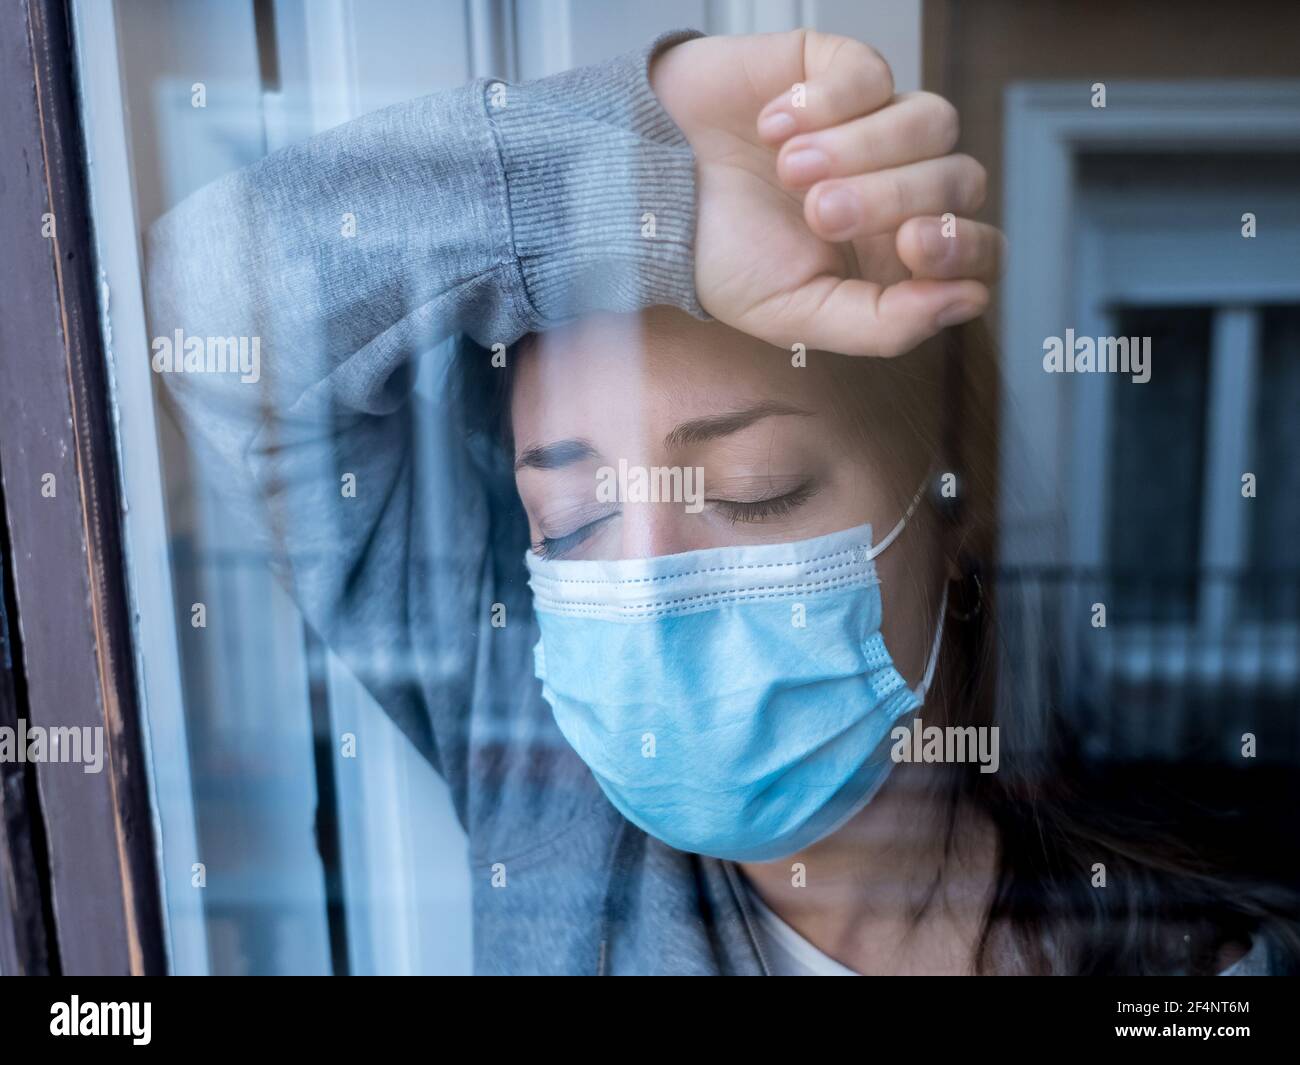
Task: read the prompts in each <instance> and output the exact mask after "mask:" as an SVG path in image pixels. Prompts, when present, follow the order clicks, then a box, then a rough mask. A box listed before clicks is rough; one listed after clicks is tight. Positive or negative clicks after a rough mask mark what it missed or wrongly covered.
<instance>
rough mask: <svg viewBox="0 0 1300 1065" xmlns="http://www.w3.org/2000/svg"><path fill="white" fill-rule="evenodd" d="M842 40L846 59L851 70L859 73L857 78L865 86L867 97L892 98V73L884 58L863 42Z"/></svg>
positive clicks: (848, 39) (848, 38)
mask: <svg viewBox="0 0 1300 1065" xmlns="http://www.w3.org/2000/svg"><path fill="white" fill-rule="evenodd" d="M843 40H844V48H845V54H846V58H847V59H848V60H849V61H850V62H851V63H852V65H853V69H854V70H856V71H858V72H859V74H858V76H859V78H861V80H862V83H863V84H864V85H865V86H866V89H867V93H868V95H869V96H870V97H871V98H873V99H877V98H882V97H883V98H885V99H888V98H889V97H890V96H893V95H894V72H893V70H891V69H890V66H889V63H888V62H886V60H885V57H884V56H883V55H881V54H880V53H879V52H877V51H876V50H875V49H874V48H872V47H871V45H869V44H866V43H865V42H863V41H859V40H855V39H853V38H851V37H846V38H844V39H843Z"/></svg>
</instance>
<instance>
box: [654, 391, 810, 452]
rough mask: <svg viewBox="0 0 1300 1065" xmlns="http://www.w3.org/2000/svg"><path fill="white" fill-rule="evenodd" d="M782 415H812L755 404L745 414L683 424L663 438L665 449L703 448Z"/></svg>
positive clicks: (773, 403) (797, 409)
mask: <svg viewBox="0 0 1300 1065" xmlns="http://www.w3.org/2000/svg"><path fill="white" fill-rule="evenodd" d="M781 414H795V415H810V414H812V411H809V410H804V409H803V408H802V407H795V406H792V405H791V404H789V403H778V402H776V401H769V402H766V403H759V404H756V405H755V406H753V407H746V408H745V409H744V410H737V411H732V412H730V413H729V414H710V415H708V416H707V417H704V418H695V419H693V420H691V421H689V422H682V424H681V425H679V426H677V428H676V429H674V430H673V431H672V432H671V433H669V434H668V435H667V436H666V437H664V446H665V447H666V448H667V449H668V450H669V451H673V450H675V449H677V448H680V447H685V446H687V445H688V444H700V443H703V442H704V441H705V440H714V439H716V438H717V437H719V436H728V435H729V434H731V433H738V432H740V430H741V429H748V428H749V427H750V426H751V425H753V424H754V423H755V422H757V421H762V420H763V419H764V418H771V417H773V416H775V415H781Z"/></svg>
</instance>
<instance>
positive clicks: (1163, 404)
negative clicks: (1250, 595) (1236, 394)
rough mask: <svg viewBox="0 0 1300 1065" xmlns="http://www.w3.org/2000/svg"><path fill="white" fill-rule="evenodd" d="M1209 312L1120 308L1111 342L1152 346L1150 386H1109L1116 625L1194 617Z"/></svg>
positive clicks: (1123, 381) (1119, 378)
mask: <svg viewBox="0 0 1300 1065" xmlns="http://www.w3.org/2000/svg"><path fill="white" fill-rule="evenodd" d="M1211 320H1212V318H1211V312H1210V310H1209V309H1208V308H1203V307H1199V308H1188V307H1168V308H1165V307H1158V308H1141V307H1135V308H1125V309H1123V310H1121V311H1120V312H1119V314H1118V315H1117V321H1116V326H1115V329H1116V335H1118V336H1124V337H1130V338H1143V337H1150V338H1151V379H1150V380H1149V381H1146V382H1145V383H1142V384H1136V383H1134V382H1132V381H1130V380H1129V379H1128V378H1126V377H1124V376H1123V375H1115V377H1114V380H1113V381H1111V383H1110V387H1111V430H1110V432H1111V439H1110V457H1111V458H1110V470H1109V475H1108V476H1109V481H1108V500H1107V507H1108V519H1109V520H1108V533H1107V543H1108V551H1109V558H1110V559H1111V566H1112V569H1113V577H1112V581H1113V589H1114V590H1113V592H1112V597H1111V599H1112V602H1113V603H1114V607H1113V612H1114V616H1115V617H1116V618H1118V619H1119V620H1121V621H1175V620H1177V621H1187V620H1190V619H1192V618H1193V617H1194V615H1195V610H1196V595H1197V568H1198V564H1199V560H1200V530H1201V491H1202V478H1203V477H1204V465H1203V463H1204V455H1205V425H1206V421H1205V414H1206V396H1207V393H1208V383H1209V359H1210V325H1211Z"/></svg>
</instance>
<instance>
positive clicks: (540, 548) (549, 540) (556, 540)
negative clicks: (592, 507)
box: [532, 510, 619, 558]
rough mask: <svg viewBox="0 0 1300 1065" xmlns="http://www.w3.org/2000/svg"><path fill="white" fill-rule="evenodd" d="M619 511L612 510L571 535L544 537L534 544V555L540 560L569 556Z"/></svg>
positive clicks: (575, 530)
mask: <svg viewBox="0 0 1300 1065" xmlns="http://www.w3.org/2000/svg"><path fill="white" fill-rule="evenodd" d="M618 513H619V512H618V511H617V510H612V511H610V512H609V513H608V514H606V515H604V516H603V517H600V518H597V519H596V520H595V521H589V522H587V524H586V525H583V526H581V527H579V528H577V529H574V530H573V532H571V533H565V534H564V535H563V536H543V537H542V538H541V539H540V540H535V541H534V542H533V545H532V548H533V554H535V555H536V556H537V557H538V558H560V557H562V556H563V555H566V554H568V553H569V552H570V551H572V550H573V549H574V548H575V547H578V546H580V545H581V544H583V543H585V542H586V541H587V540H589V539H590V538H591V537H592V536H593V535H594V534H595V532H596V530H597V529H599V528H600V527H601V526H602V525H604V524H605V522H607V521H609V519H610V518H613V517H616V516H617V515H618Z"/></svg>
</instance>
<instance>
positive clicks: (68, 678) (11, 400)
mask: <svg viewBox="0 0 1300 1065" xmlns="http://www.w3.org/2000/svg"><path fill="white" fill-rule="evenodd" d="M69 29H70V28H69V25H68V21H67V13H66V10H65V7H64V4H63V3H62V2H61V0H25V2H23V3H18V4H6V5H0V41H3V42H4V43H5V49H6V53H7V59H9V60H10V62H7V63H6V64H5V65H4V67H3V68H2V69H3V73H2V74H0V78H2V79H3V84H0V138H3V140H4V143H5V145H6V150H5V152H4V153H0V279H3V281H4V283H5V286H6V292H7V293H8V300H9V302H8V305H7V307H6V311H5V314H4V315H3V316H0V350H3V351H4V352H5V357H4V358H3V359H0V472H2V473H3V478H4V486H5V493H4V517H5V520H6V524H7V529H8V543H9V547H10V551H9V555H8V557H7V559H6V561H7V563H8V566H9V572H8V573H7V574H6V577H7V578H8V579H9V580H10V581H12V590H13V595H12V601H13V603H14V604H15V605H16V608H17V613H18V617H17V618H13V617H10V618H9V619H8V620H9V625H10V627H11V631H18V632H20V633H21V657H20V658H18V659H14V660H13V661H12V663H11V664H12V666H13V670H12V673H11V675H10V677H9V678H8V683H9V684H10V685H11V686H12V687H13V688H14V690H18V691H21V693H22V700H21V705H20V706H18V710H19V711H20V712H21V713H22V714H23V716H25V717H26V718H28V720H29V721H30V723H31V724H32V725H34V726H42V727H47V728H48V727H90V728H102V729H103V737H104V748H105V766H104V769H103V771H102V772H100V773H87V772H83V767H82V766H80V765H76V764H73V763H62V764H60V763H53V762H44V763H38V764H35V765H30V764H29V770H30V771H31V772H32V773H33V775H34V777H35V784H36V787H35V792H36V795H37V797H38V798H37V805H38V806H39V809H35V808H30V809H28V810H26V811H25V816H26V820H27V823H28V827H29V828H32V827H33V822H36V821H38V820H39V826H40V832H41V834H42V835H43V842H44V853H43V854H42V856H41V857H42V865H41V867H40V868H39V870H38V873H39V879H40V887H41V891H42V892H43V893H45V894H46V895H47V898H48V905H46V906H43V907H42V912H43V913H44V918H43V920H42V922H41V923H42V925H43V928H44V936H45V940H46V945H47V947H48V948H49V949H48V951H47V954H46V961H47V965H49V968H50V969H51V970H57V971H62V972H65V973H76V974H84V975H100V974H106V975H108V974H159V973H163V972H165V971H166V950H165V933H164V918H163V913H162V907H161V900H160V898H159V894H158V888H157V884H158V878H157V862H156V837H155V826H154V822H153V815H152V806H151V802H150V796H149V786H150V785H149V781H150V775H149V760H148V750H147V740H146V736H145V733H144V730H143V722H142V718H141V714H140V703H139V698H138V691H137V687H136V672H135V655H136V647H135V646H134V642H133V638H132V630H131V625H130V617H131V604H130V602H129V600H128V595H127V582H126V575H125V571H124V565H123V554H122V542H121V527H120V516H121V507H122V500H121V498H120V494H119V491H118V482H117V456H116V449H115V442H114V436H113V426H112V410H111V406H110V395H109V390H108V379H107V372H106V366H105V360H104V351H103V346H102V343H101V337H100V330H99V316H98V304H97V299H96V279H95V276H94V273H93V269H94V256H93V249H92V245H91V240H90V220H89V205H88V201H87V195H86V188H85V181H84V172H83V162H84V156H85V148H84V144H83V141H82V135H81V122H80V117H79V113H78V110H77V91H76V83H75V73H74V69H75V68H74V63H73V57H72V52H71V43H70V35H69ZM50 216H52V217H53V220H54V224H53V228H52V229H51V230H50V236H48V237H47V236H46V235H44V234H43V232H42V228H43V223H44V221H45V220H46V218H47V217H50ZM46 474H53V475H54V478H55V480H54V482H53V483H54V487H55V494H54V496H53V497H46V496H44V495H42V493H41V490H40V488H41V485H42V478H43V477H44V476H45V475H46ZM15 677H16V678H19V679H18V683H15ZM19 684H20V685H21V687H19ZM6 813H8V811H6ZM6 839H7V840H8V844H9V846H8V847H7V848H6V857H5V861H6V862H9V863H11V864H12V863H13V860H14V857H15V854H16V852H15V851H13V850H12V849H10V848H11V847H12V843H13V840H12V837H11V836H9V835H6ZM23 890H26V891H28V892H29V893H30V885H29V886H28V888H26V889H23ZM7 901H9V903H10V905H11V906H15V909H13V910H12V911H10V912H8V913H5V914H0V921H8V922H9V926H10V929H11V930H12V929H14V928H15V925H16V922H17V921H18V920H19V919H21V918H22V917H23V915H24V914H26V915H29V916H30V914H31V912H32V907H33V906H34V905H38V904H39V900H36V899H34V898H32V897H30V894H29V897H26V898H18V899H16V900H7ZM10 936H11V938H12V940H13V941H14V942H17V941H18V937H17V936H14V935H13V933H12V931H11V932H10ZM36 960H37V959H36V958H35V957H34V956H31V955H29V956H28V957H27V958H26V959H23V958H21V957H18V956H17V952H16V951H15V952H14V953H13V954H11V955H10V956H8V957H6V956H5V955H4V954H3V953H0V963H2V964H4V965H5V966H6V971H8V967H9V966H10V965H13V966H15V967H16V968H19V969H22V968H23V967H24V966H29V965H30V963H32V962H34V961H36Z"/></svg>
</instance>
